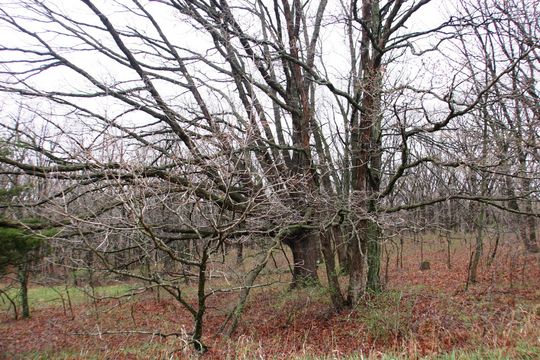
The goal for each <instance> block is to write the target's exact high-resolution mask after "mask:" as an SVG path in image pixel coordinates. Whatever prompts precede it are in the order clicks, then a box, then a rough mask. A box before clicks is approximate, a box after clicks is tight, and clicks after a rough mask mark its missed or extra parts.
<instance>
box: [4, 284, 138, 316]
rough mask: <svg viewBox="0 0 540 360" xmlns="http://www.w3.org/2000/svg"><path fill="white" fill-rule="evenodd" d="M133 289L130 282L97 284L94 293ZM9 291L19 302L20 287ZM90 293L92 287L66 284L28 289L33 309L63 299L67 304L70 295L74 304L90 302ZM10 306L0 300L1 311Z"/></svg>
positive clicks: (119, 293) (105, 294)
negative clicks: (66, 285)
mask: <svg viewBox="0 0 540 360" xmlns="http://www.w3.org/2000/svg"><path fill="white" fill-rule="evenodd" d="M132 289H134V286H133V285H130V284H117V285H107V286H97V287H95V288H94V294H95V296H96V297H109V296H122V295H127V294H130V293H131V291H132ZM7 293H8V295H9V296H10V297H11V298H12V299H16V301H17V303H18V299H17V295H18V289H15V288H12V289H10V290H8V291H7ZM90 294H92V290H91V289H90V288H78V287H68V288H67V289H66V287H65V286H35V287H31V288H30V289H28V299H29V305H30V308H31V309H36V308H43V307H55V306H62V305H63V302H62V300H63V301H64V303H65V304H66V305H67V304H68V295H69V300H70V301H71V304H72V305H75V304H81V303H85V302H90V301H92V297H91V296H90ZM9 307H10V304H9V302H7V301H0V311H8V310H9Z"/></svg>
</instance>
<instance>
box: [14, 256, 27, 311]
mask: <svg viewBox="0 0 540 360" xmlns="http://www.w3.org/2000/svg"><path fill="white" fill-rule="evenodd" d="M17 270H18V271H17V277H18V279H19V286H20V289H19V291H20V297H21V308H22V317H23V318H25V319H26V318H29V317H30V306H29V305H28V275H29V274H28V270H29V269H28V263H27V262H23V263H22V264H20V265H19V266H18V269H17Z"/></svg>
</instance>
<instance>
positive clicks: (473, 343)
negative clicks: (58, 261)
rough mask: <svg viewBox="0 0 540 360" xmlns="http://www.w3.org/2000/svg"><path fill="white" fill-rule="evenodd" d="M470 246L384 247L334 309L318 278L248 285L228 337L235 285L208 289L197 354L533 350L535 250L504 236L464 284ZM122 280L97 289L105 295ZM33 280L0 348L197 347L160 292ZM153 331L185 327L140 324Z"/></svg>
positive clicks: (527, 355) (537, 331) (86, 353)
mask: <svg viewBox="0 0 540 360" xmlns="http://www.w3.org/2000/svg"><path fill="white" fill-rule="evenodd" d="M460 248H465V246H460ZM469 254H470V253H469V252H468V251H465V250H460V251H457V250H452V253H451V259H450V261H451V268H450V269H449V268H448V261H447V260H448V254H447V252H446V251H445V250H444V248H443V247H441V246H434V247H433V248H430V247H427V248H426V247H425V248H424V249H423V259H424V260H429V261H430V265H431V266H430V269H429V270H425V271H421V270H419V263H420V256H419V249H417V248H414V249H412V250H411V251H409V252H406V253H405V255H404V257H403V264H402V266H398V264H397V262H396V258H395V256H394V257H392V256H391V257H390V259H389V261H388V262H386V261H383V266H382V276H383V277H386V278H387V284H386V289H385V291H384V292H383V293H382V294H380V295H376V296H366V297H365V298H363V299H362V301H361V302H360V305H358V306H357V307H356V308H354V309H349V310H345V311H342V312H340V313H335V312H334V311H333V310H332V308H331V304H330V301H329V294H328V293H327V292H326V291H325V290H324V288H313V289H304V290H295V291H288V289H287V284H285V283H278V284H275V285H273V286H269V287H262V288H258V289H255V290H253V293H252V296H250V299H249V302H248V304H247V306H246V309H245V311H244V314H243V317H242V320H241V322H240V325H239V327H238V329H237V331H236V332H235V334H234V335H233V336H232V337H230V338H225V337H223V336H219V335H218V334H219V328H220V326H221V325H222V323H223V321H224V319H225V318H226V315H227V313H228V311H229V310H230V309H232V307H233V306H234V304H235V301H236V298H237V294H233V293H229V294H220V295H216V296H212V297H210V298H209V307H208V311H207V315H206V317H205V324H204V326H205V329H204V331H205V337H204V341H205V342H206V344H207V345H208V346H209V351H208V352H207V353H206V354H204V355H201V356H200V357H201V358H202V359H290V358H293V359H364V358H384V359H395V358H397V359H419V358H427V359H507V358H508V359H538V358H540V257H539V256H538V255H525V254H523V253H522V252H521V251H519V250H515V249H511V248H509V247H503V248H501V249H500V251H499V253H498V256H497V257H496V259H495V261H494V262H493V264H492V265H491V266H487V265H486V264H485V261H484V262H483V263H482V266H481V267H480V269H479V281H478V283H477V284H474V285H470V286H469V287H468V289H466V288H465V282H466V278H467V264H468V261H469V256H470V255H469ZM321 274H322V269H321ZM125 286H126V284H120V285H109V286H106V287H103V288H100V289H98V291H103V292H104V293H106V294H108V295H111V294H113V291H112V290H114V292H117V291H120V292H122V291H124V290H125V289H124V288H123V287H125ZM40 289H41V290H43V288H42V287H35V288H33V289H32V290H33V293H31V296H32V297H33V298H32V301H33V302H32V313H31V318H30V319H25V320H14V319H13V312H12V311H8V308H7V306H6V304H5V303H4V304H0V359H2V358H5V359H12V358H14V359H48V358H50V359H159V358H163V359H169V358H181V359H183V358H197V357H198V356H197V355H196V354H195V353H194V352H193V350H192V349H191V348H190V347H187V346H185V339H186V338H188V335H187V333H188V332H189V331H190V330H191V317H190V316H189V314H188V313H187V312H186V311H185V310H184V309H182V308H181V306H180V305H179V304H177V303H176V302H175V301H174V299H172V298H170V297H167V296H166V295H165V294H164V293H160V294H158V293H157V292H146V293H144V294H142V295H138V296H135V297H127V298H121V299H107V300H100V301H90V300H89V299H90V298H89V297H87V296H83V295H81V294H80V293H79V294H76V293H75V292H74V291H71V296H70V298H69V299H68V298H67V297H66V296H65V295H64V301H63V302H62V301H60V297H59V296H58V297H57V298H56V299H54V297H52V298H50V299H45V298H46V297H47V296H50V294H49V295H46V292H45V291H40ZM111 289H112V290H111ZM107 291H109V292H108V293H107ZM54 293H57V294H58V293H59V290H58V289H56V290H55V291H54ZM124 293H125V291H124ZM32 294H33V295H32ZM40 296H42V297H44V298H42V299H40V298H39V297H40ZM68 300H69V301H71V306H70V305H69V301H68ZM155 331H160V332H161V333H168V332H174V333H181V334H182V333H183V334H185V337H183V336H169V337H160V336H157V335H149V334H143V333H144V332H147V333H152V332H155Z"/></svg>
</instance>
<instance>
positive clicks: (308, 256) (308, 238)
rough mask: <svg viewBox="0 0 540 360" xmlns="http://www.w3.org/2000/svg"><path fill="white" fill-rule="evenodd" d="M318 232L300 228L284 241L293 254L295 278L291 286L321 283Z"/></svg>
mask: <svg viewBox="0 0 540 360" xmlns="http://www.w3.org/2000/svg"><path fill="white" fill-rule="evenodd" d="M317 240H318V239H317V236H316V233H315V232H313V231H310V230H303V229H302V230H298V231H296V232H295V233H294V234H291V235H289V236H287V238H286V239H285V240H284V241H283V242H284V243H285V244H286V245H287V246H289V247H290V248H291V251H292V255H293V278H292V282H291V288H297V287H306V286H313V285H318V284H319V277H318V275H317V259H318V258H319V246H318V245H319V244H318V241H317Z"/></svg>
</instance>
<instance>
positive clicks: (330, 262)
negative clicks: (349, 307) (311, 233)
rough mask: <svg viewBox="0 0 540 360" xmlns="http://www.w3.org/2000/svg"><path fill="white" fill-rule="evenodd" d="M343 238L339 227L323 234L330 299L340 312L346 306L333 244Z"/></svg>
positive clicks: (322, 241)
mask: <svg viewBox="0 0 540 360" xmlns="http://www.w3.org/2000/svg"><path fill="white" fill-rule="evenodd" d="M339 237H341V230H340V229H339V225H337V226H332V227H331V228H330V229H328V230H326V231H325V232H323V233H321V245H322V246H321V248H322V253H323V256H324V263H325V267H326V277H327V278H328V287H329V289H330V298H331V299H332V304H333V305H334V309H335V310H336V311H340V310H341V309H343V307H344V306H345V299H344V298H343V295H342V294H341V288H340V286H339V277H338V271H337V269H336V260H335V259H336V258H335V250H334V249H335V248H334V246H333V244H336V243H337V241H338V240H337V238H339Z"/></svg>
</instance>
